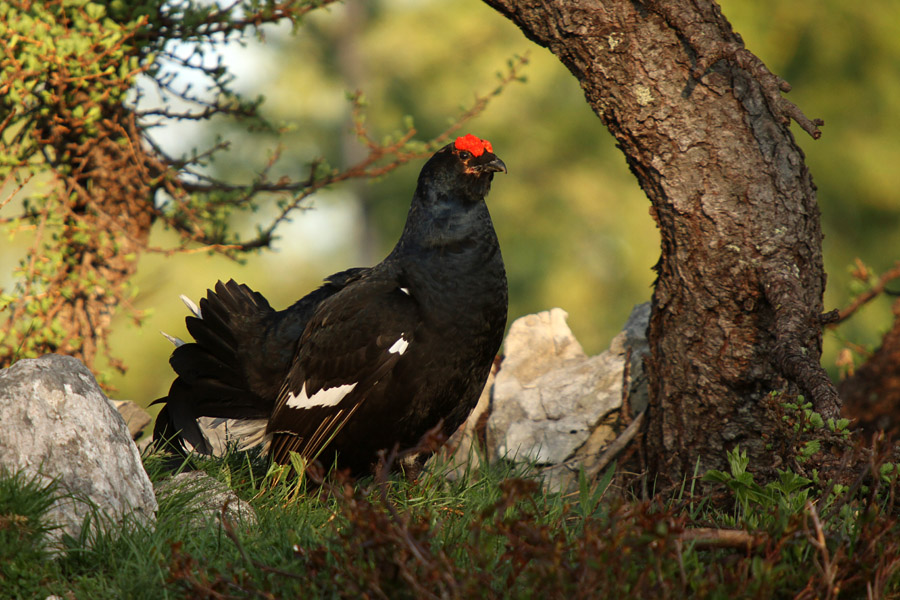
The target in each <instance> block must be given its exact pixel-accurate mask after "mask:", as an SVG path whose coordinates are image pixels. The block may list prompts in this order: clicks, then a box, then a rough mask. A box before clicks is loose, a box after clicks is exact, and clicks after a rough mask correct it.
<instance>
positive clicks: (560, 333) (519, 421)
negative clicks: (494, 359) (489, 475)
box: [486, 305, 649, 465]
mask: <svg viewBox="0 0 900 600" xmlns="http://www.w3.org/2000/svg"><path fill="white" fill-rule="evenodd" d="M567 316H568V315H567V314H566V312H565V311H563V310H562V309H559V308H554V309H552V310H549V311H545V312H541V313H538V314H534V315H528V316H525V317H522V318H520V319H517V320H516V321H515V322H514V323H513V324H512V326H511V327H510V330H509V335H508V336H507V338H506V341H505V346H504V350H505V352H504V354H505V356H504V359H503V362H502V363H501V366H500V371H499V373H497V377H496V381H495V382H494V388H493V397H492V403H491V416H490V418H489V419H488V423H487V432H486V437H487V444H488V452H489V453H490V455H491V456H492V457H494V458H503V457H506V458H512V459H514V458H519V459H527V460H531V461H533V462H535V463H537V464H539V465H558V464H561V463H563V462H565V461H566V460H567V459H569V458H571V457H573V456H574V455H575V453H576V451H577V450H578V449H579V448H580V447H582V446H583V445H584V444H585V442H587V441H588V438H591V443H592V445H593V446H595V447H598V448H600V447H603V446H604V445H605V443H608V442H609V441H612V440H613V439H614V438H615V436H616V431H615V429H614V424H615V421H616V420H617V418H618V411H619V410H620V408H621V407H622V382H623V372H624V367H625V357H626V355H627V351H628V349H629V348H631V351H632V356H631V367H632V368H631V380H632V382H635V383H636V384H637V385H633V386H632V390H633V391H632V393H631V394H630V395H629V402H630V404H631V405H632V407H633V408H636V409H638V410H640V409H642V408H643V406H642V404H643V405H646V393H645V392H644V393H643V396H642V394H641V389H642V388H641V386H640V384H639V381H640V379H641V378H642V376H643V375H642V373H643V370H642V367H641V364H642V360H641V357H642V353H643V351H644V348H645V347H646V340H645V339H644V331H645V330H646V324H647V318H648V317H649V306H648V305H642V306H639V307H636V308H635V310H634V311H633V312H632V316H631V317H630V318H629V322H628V324H627V325H626V327H625V329H624V330H623V331H622V332H621V333H620V334H619V335H617V336H616V337H615V338H614V339H613V341H612V343H611V344H610V348H609V350H607V351H605V352H603V353H601V354H599V355H597V356H587V355H586V354H585V353H584V350H583V349H582V347H581V344H579V343H578V340H576V339H575V337H574V336H573V335H572V331H571V330H570V329H569V326H568V325H567V324H566V317H567ZM642 344H643V346H642Z"/></svg>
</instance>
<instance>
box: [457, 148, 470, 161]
mask: <svg viewBox="0 0 900 600" xmlns="http://www.w3.org/2000/svg"><path fill="white" fill-rule="evenodd" d="M459 157H460V158H461V159H463V160H469V159H470V158H472V153H471V152H469V151H468V150H460V151H459Z"/></svg>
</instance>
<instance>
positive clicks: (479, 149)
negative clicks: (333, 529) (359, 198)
mask: <svg viewBox="0 0 900 600" xmlns="http://www.w3.org/2000/svg"><path fill="white" fill-rule="evenodd" d="M497 171H503V172H505V171H506V166H505V165H504V164H503V162H502V161H501V160H500V159H499V158H497V156H496V155H494V153H493V150H492V148H491V146H490V143H488V142H486V141H483V140H479V139H478V138H476V137H475V136H472V135H467V136H464V137H461V138H458V139H457V140H456V142H454V143H451V144H448V145H447V146H445V147H444V148H442V149H441V150H439V151H438V152H436V153H435V154H434V155H433V156H432V157H431V158H430V159H429V160H428V161H427V162H426V164H425V165H424V167H423V168H422V171H421V173H420V174H419V179H418V184H417V187H416V191H415V194H414V195H413V200H412V204H411V206H410V210H409V214H408V217H407V220H406V225H405V227H404V229H403V233H402V234H401V236H400V240H399V241H398V242H397V245H396V246H395V247H394V249H393V251H392V252H391V253H390V254H389V255H388V256H387V258H385V259H384V260H383V261H382V262H381V263H379V264H378V265H376V266H374V267H371V268H358V269H350V270H348V271H344V272H341V273H338V274H336V275H332V276H331V277H330V278H328V279H327V280H326V283H325V284H324V285H323V286H322V287H320V288H319V289H317V290H315V291H314V292H312V293H310V294H309V295H307V296H305V297H304V298H303V299H301V300H299V301H298V302H297V303H295V304H294V305H292V306H291V307H289V308H288V309H286V310H283V311H275V310H274V309H272V308H271V307H270V306H269V304H268V302H266V300H265V299H264V298H263V297H262V296H261V295H260V294H258V293H257V292H254V291H252V290H250V289H249V288H248V287H247V286H244V285H238V284H236V283H235V282H234V281H229V282H228V283H225V284H223V283H221V282H219V283H217V284H216V287H215V291H214V292H213V291H210V292H209V293H208V294H207V297H206V298H204V299H202V300H201V301H200V307H199V310H198V312H199V313H200V315H199V316H193V317H188V318H187V326H188V331H189V332H190V333H191V335H192V336H193V338H194V340H195V341H194V342H193V343H188V344H184V345H181V346H179V347H178V348H176V350H175V352H174V353H173V355H172V358H171V360H170V362H171V364H172V367H173V369H174V370H175V372H176V373H177V375H178V377H177V378H176V379H175V381H174V383H173V384H172V387H171V389H170V390H169V394H168V396H167V397H165V398H161V399H160V400H158V401H157V402H163V403H164V404H165V405H164V407H163V409H162V411H161V412H160V415H159V417H158V418H157V422H156V427H155V430H154V437H155V438H156V439H157V440H163V439H169V440H171V442H170V443H171V444H173V445H174V446H176V447H181V440H182V438H183V439H185V440H187V441H188V442H190V444H191V445H192V446H193V447H194V448H195V449H197V450H198V451H201V452H209V444H208V442H207V441H206V440H205V438H204V437H203V434H202V432H201V431H200V429H199V427H198V425H197V418H198V417H200V416H211V417H224V418H235V419H261V420H264V422H265V433H266V436H267V437H268V438H269V441H270V449H271V453H272V457H273V458H274V459H275V460H276V461H278V462H282V463H284V462H287V461H288V460H289V456H290V453H291V452H298V453H299V454H301V455H302V456H304V458H307V459H310V458H313V457H316V456H318V458H319V459H320V460H322V462H323V463H324V464H329V463H330V462H331V461H332V460H333V459H335V457H336V459H337V463H338V464H339V465H340V466H341V467H347V468H350V469H351V470H353V471H354V472H355V473H363V472H365V471H366V470H367V469H368V468H369V467H370V466H371V465H372V464H373V463H374V462H375V460H376V456H377V451H378V450H380V449H385V448H387V449H389V448H391V447H393V446H394V444H400V446H401V447H410V446H413V445H415V444H416V443H417V442H418V441H419V438H420V437H421V436H422V435H423V434H424V433H425V432H426V431H428V430H429V429H431V428H433V427H434V426H436V425H437V424H438V423H443V430H444V432H445V433H446V434H448V435H449V434H450V433H452V432H453V430H455V429H456V428H457V427H458V426H459V425H460V424H461V423H462V422H463V421H464V420H465V418H466V416H467V415H468V414H469V412H470V411H471V409H472V408H473V406H474V404H475V402H476V401H477V399H478V396H479V394H480V392H481V389H482V388H483V386H484V383H485V380H486V379H487V375H488V372H489V370H490V367H491V363H492V361H493V358H494V356H495V355H496V353H497V351H498V349H499V347H500V343H501V341H502V336H503V331H504V329H505V326H506V312H507V284H506V273H505V270H504V266H503V260H502V257H501V254H500V247H499V244H498V242H497V236H496V234H495V232H494V227H493V223H492V222H491V217H490V214H489V212H488V209H487V205H486V204H485V201H484V198H485V196H486V195H487V193H488V191H489V190H490V185H491V181H492V178H493V174H494V173H495V172H497Z"/></svg>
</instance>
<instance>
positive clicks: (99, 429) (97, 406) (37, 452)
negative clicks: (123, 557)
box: [0, 354, 157, 544]
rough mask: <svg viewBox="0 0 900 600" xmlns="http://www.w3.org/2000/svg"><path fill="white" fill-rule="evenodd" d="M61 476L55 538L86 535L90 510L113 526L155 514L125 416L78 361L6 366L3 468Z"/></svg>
mask: <svg viewBox="0 0 900 600" xmlns="http://www.w3.org/2000/svg"><path fill="white" fill-rule="evenodd" d="M4 471H5V472H6V473H15V472H21V473H24V474H26V475H28V476H35V475H36V476H38V478H39V479H43V480H48V481H49V480H56V482H57V484H58V486H59V491H60V493H61V494H62V497H61V498H60V499H58V500H57V501H56V502H55V503H54V505H53V507H52V508H51V509H50V511H49V514H48V518H49V520H50V522H51V523H53V524H55V525H58V526H59V528H58V529H56V530H54V532H53V534H52V535H51V539H50V542H51V544H55V543H57V542H58V541H59V539H60V538H61V537H62V535H63V534H64V533H65V534H69V535H72V536H78V535H79V534H80V533H81V528H82V523H83V520H84V518H85V516H87V515H94V516H96V517H100V519H99V521H97V522H98V523H100V524H101V526H107V527H113V526H116V525H117V524H120V523H121V522H122V521H124V520H126V519H128V518H134V519H137V520H140V521H144V522H146V521H148V520H151V519H152V518H153V517H154V515H155V513H156V508H157V505H156V498H155V496H154V494H153V486H152V485H151V484H150V480H149V478H148V477H147V473H146V472H145V471H144V467H143V465H142V464H141V458H140V456H139V455H138V451H137V448H136V447H135V445H134V443H133V442H132V438H131V434H130V433H129V431H128V427H127V426H126V425H125V421H124V420H123V419H122V417H121V415H119V413H118V411H116V409H115V407H114V406H113V404H112V403H111V402H110V401H109V400H108V399H107V398H106V396H104V395H103V392H102V391H101V390H100V387H99V386H98V385H97V382H96V380H95V379H94V376H93V375H92V374H91V372H90V371H89V370H88V369H87V368H86V367H85V366H84V365H83V364H82V363H81V362H80V361H79V360H77V359H75V358H71V357H67V356H60V355H56V354H51V355H47V356H43V357H41V358H38V359H26V360H20V361H18V362H17V363H15V364H14V365H13V366H12V367H10V368H8V369H3V370H0V473H2V472H4Z"/></svg>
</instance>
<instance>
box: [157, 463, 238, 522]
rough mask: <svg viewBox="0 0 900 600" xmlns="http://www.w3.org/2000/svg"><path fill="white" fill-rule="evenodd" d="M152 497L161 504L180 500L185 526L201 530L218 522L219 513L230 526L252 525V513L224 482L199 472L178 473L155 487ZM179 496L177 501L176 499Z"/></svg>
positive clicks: (220, 519) (219, 520) (219, 519)
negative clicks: (223, 515)
mask: <svg viewBox="0 0 900 600" xmlns="http://www.w3.org/2000/svg"><path fill="white" fill-rule="evenodd" d="M156 496H157V498H159V501H160V502H161V503H164V502H166V501H174V502H178V501H183V500H187V504H186V505H185V506H184V507H183V511H182V512H184V514H185V515H186V516H187V522H186V525H187V526H188V527H191V528H202V527H206V526H208V525H209V524H212V523H218V524H220V525H221V523H222V514H223V511H224V514H225V517H226V518H227V519H228V520H229V521H230V522H232V523H236V524H237V523H240V524H243V525H244V526H252V525H255V524H256V511H254V510H253V507H252V506H250V504H248V503H247V502H245V501H244V500H241V499H240V498H239V497H238V495H237V494H235V493H234V491H233V490H232V489H231V488H229V487H228V486H227V485H225V484H224V483H222V482H220V481H218V480H216V479H214V478H212V477H210V476H209V475H207V474H206V473H204V472H203V471H191V472H188V473H179V474H178V475H175V476H174V477H170V478H168V479H165V480H163V481H162V482H160V483H158V484H157V485H156ZM179 496H180V498H179Z"/></svg>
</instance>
